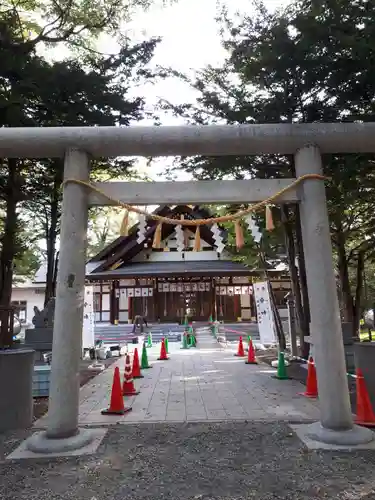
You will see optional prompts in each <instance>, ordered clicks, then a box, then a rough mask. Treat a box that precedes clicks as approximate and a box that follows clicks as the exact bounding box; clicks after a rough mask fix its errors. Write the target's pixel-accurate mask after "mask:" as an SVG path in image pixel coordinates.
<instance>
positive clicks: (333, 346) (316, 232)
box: [295, 145, 373, 446]
mask: <svg viewBox="0 0 375 500" xmlns="http://www.w3.org/2000/svg"><path fill="white" fill-rule="evenodd" d="M295 168H296V175H297V177H300V176H302V175H305V174H320V175H323V168H322V159H321V154H320V151H319V149H318V148H317V147H316V146H315V145H307V146H305V147H303V148H301V149H299V150H298V151H297V153H296V154H295ZM300 213H301V226H302V227H301V230H302V239H303V249H304V254H305V262H306V277H307V286H308V293H309V302H310V313H311V337H312V343H313V345H314V353H315V365H316V372H317V378H318V390H319V406H320V412H321V418H320V422H316V423H314V424H311V425H308V426H306V427H305V428H304V430H303V433H304V434H305V435H306V436H307V437H309V438H312V439H314V440H316V441H321V442H324V443H327V444H332V445H344V446H350V445H358V444H365V443H368V442H370V441H372V440H373V434H372V432H371V431H369V430H368V429H365V428H363V427H359V426H356V425H353V417H352V412H351V406H350V399H349V390H348V381H347V375H346V365H345V355H344V344H343V338H342V330H341V320H340V309H339V303H338V297H337V287H336V280H335V275H334V263H333V259H332V244H331V234H330V228H329V219H328V210H327V200H326V195H325V186H324V182H323V181H321V180H308V181H306V182H304V183H303V185H302V187H301V203H300Z"/></svg>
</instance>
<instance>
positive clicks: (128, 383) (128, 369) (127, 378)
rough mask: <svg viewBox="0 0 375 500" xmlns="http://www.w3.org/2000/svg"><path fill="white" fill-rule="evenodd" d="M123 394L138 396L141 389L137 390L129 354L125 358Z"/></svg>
mask: <svg viewBox="0 0 375 500" xmlns="http://www.w3.org/2000/svg"><path fill="white" fill-rule="evenodd" d="M122 394H123V395H124V396H136V395H137V394H139V391H136V389H135V387H134V382H133V375H132V366H131V363H130V356H129V354H127V355H126V358H125V372H124V383H123V384H122Z"/></svg>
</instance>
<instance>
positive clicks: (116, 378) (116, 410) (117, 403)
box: [101, 366, 132, 415]
mask: <svg viewBox="0 0 375 500" xmlns="http://www.w3.org/2000/svg"><path fill="white" fill-rule="evenodd" d="M131 410H132V409H131V408H125V405H124V398H123V396H122V390H121V379H120V369H119V367H118V366H116V368H115V372H114V374H113V382H112V391H111V401H110V403H109V408H107V409H106V410H102V412H101V413H102V415H124V414H125V413H127V412H129V411H131Z"/></svg>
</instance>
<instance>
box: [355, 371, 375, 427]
mask: <svg viewBox="0 0 375 500" xmlns="http://www.w3.org/2000/svg"><path fill="white" fill-rule="evenodd" d="M356 375H357V382H356V386H357V415H356V418H355V423H356V424H359V425H364V426H366V427H375V415H374V410H373V409H372V406H371V401H370V396H369V394H368V392H367V388H366V382H365V378H364V376H363V373H362V370H361V369H360V368H357V370H356Z"/></svg>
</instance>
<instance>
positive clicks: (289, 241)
mask: <svg viewBox="0 0 375 500" xmlns="http://www.w3.org/2000/svg"><path fill="white" fill-rule="evenodd" d="M281 220H282V222H283V227H284V234H285V246H286V250H287V257H288V265H289V272H290V279H291V284H292V294H293V297H294V305H295V311H296V323H297V325H296V326H297V335H298V336H299V338H300V345H299V349H300V356H302V357H303V355H304V353H305V350H306V349H305V339H304V332H303V327H302V326H303V323H304V319H303V308H302V300H301V289H300V284H299V279H298V269H297V267H296V264H295V262H296V249H295V243H294V235H293V229H292V225H291V222H290V213H289V209H288V207H287V206H286V205H284V206H282V207H281Z"/></svg>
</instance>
